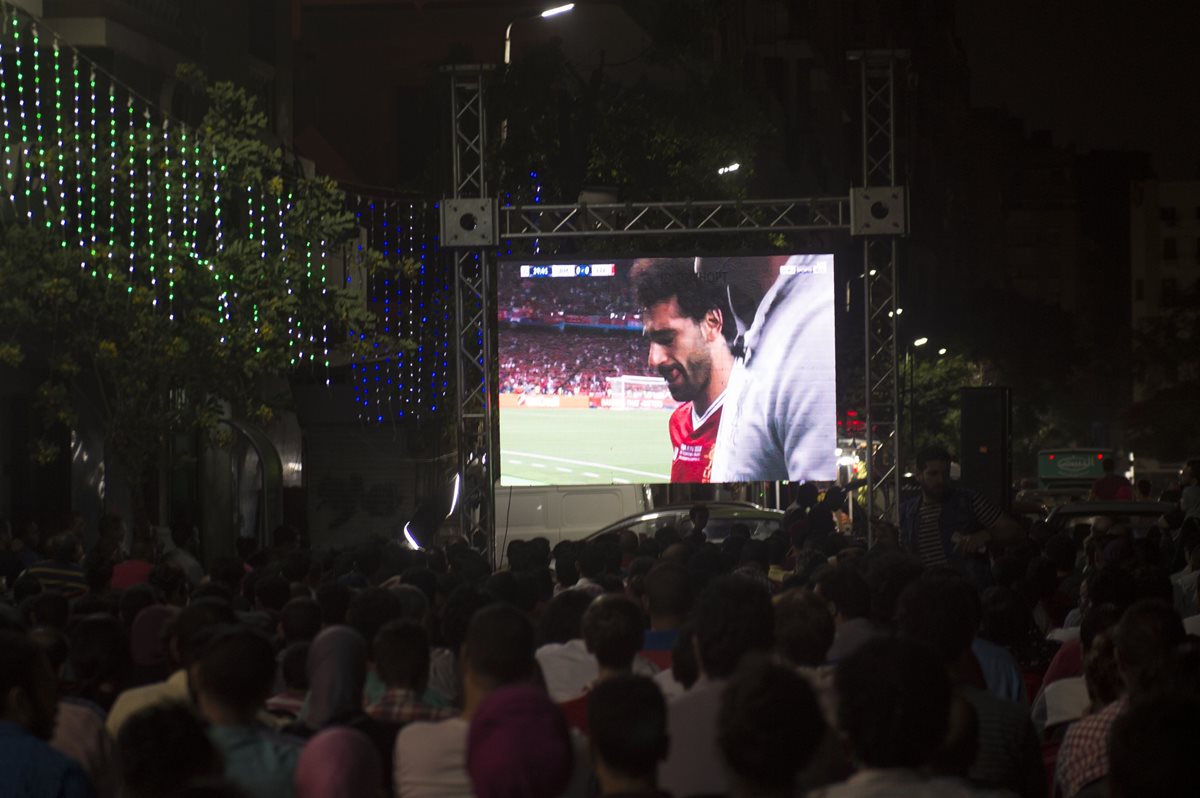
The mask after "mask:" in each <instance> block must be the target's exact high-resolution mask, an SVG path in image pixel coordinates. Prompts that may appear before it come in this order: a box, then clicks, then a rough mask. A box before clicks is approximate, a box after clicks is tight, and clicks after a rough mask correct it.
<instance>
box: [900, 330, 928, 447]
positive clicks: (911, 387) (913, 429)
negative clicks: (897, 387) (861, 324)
mask: <svg viewBox="0 0 1200 798" xmlns="http://www.w3.org/2000/svg"><path fill="white" fill-rule="evenodd" d="M927 343H929V339H928V338H926V337H924V336H922V337H920V338H918V339H916V340H915V341H913V342H912V346H909V347H907V350H906V351H905V356H904V360H905V365H906V366H907V367H908V449H909V452H911V454H910V456H911V457H915V456H916V454H917V452H916V448H917V392H916V379H915V378H914V375H913V370H914V367H915V366H916V364H917V359H916V357H914V356H913V349H914V348H920V347H922V346H925V344H927Z"/></svg>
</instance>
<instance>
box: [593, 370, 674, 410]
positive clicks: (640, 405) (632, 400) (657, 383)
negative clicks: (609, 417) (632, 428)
mask: <svg viewBox="0 0 1200 798" xmlns="http://www.w3.org/2000/svg"><path fill="white" fill-rule="evenodd" d="M605 380H606V382H607V383H608V386H607V389H606V391H605V397H604V402H603V406H604V407H608V408H611V409H613V410H641V409H645V408H656V409H661V408H664V407H674V406H675V401H674V400H673V399H671V392H670V391H669V390H668V389H667V381H666V380H664V379H663V378H662V377H635V376H632V375H624V376H621V377H606V378H605Z"/></svg>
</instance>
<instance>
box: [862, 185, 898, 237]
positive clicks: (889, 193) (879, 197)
mask: <svg viewBox="0 0 1200 798" xmlns="http://www.w3.org/2000/svg"><path fill="white" fill-rule="evenodd" d="M907 233H908V198H907V195H906V194H905V190H904V187H903V186H889V187H885V188H852V189H850V235H855V236H902V235H906V234H907Z"/></svg>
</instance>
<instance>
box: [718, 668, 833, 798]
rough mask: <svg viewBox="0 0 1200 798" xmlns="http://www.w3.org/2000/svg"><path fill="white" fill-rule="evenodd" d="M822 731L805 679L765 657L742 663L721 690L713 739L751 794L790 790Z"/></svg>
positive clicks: (811, 753) (820, 717) (789, 792)
mask: <svg viewBox="0 0 1200 798" xmlns="http://www.w3.org/2000/svg"><path fill="white" fill-rule="evenodd" d="M824 735H825V720H824V718H823V717H822V716H821V708H820V707H819V706H818V704H817V698H816V696H815V695H814V694H813V691H812V688H811V687H810V686H809V684H808V682H807V681H805V680H804V678H803V677H802V676H800V675H799V674H797V673H796V672H795V671H794V670H792V669H791V668H787V667H784V666H783V665H778V664H775V663H772V662H770V661H769V660H767V659H766V658H762V659H758V660H750V661H747V662H746V663H745V664H743V666H742V667H740V668H739V669H738V670H737V672H736V673H735V674H734V676H733V678H732V679H731V680H730V682H729V684H728V685H726V687H725V690H724V691H723V692H722V694H721V707H720V711H719V714H718V715H717V744H718V745H719V746H720V749H721V754H722V755H723V756H724V757H725V763H726V764H727V765H728V766H729V769H730V770H731V771H732V772H733V774H734V775H735V776H736V777H737V779H738V781H740V782H741V783H743V784H745V785H747V786H750V787H752V788H754V792H755V793H756V794H757V793H787V794H789V795H790V794H792V792H794V790H795V781H796V774H797V772H799V771H800V770H801V769H802V768H804V767H805V766H806V765H807V763H808V761H809V759H811V757H812V755H813V753H814V751H816V749H817V746H818V745H819V744H820V742H821V739H822V738H823V737H824Z"/></svg>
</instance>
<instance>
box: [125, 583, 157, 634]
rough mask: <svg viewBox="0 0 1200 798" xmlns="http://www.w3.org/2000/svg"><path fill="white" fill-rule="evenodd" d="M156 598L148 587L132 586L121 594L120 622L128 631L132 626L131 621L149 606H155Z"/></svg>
mask: <svg viewBox="0 0 1200 798" xmlns="http://www.w3.org/2000/svg"><path fill="white" fill-rule="evenodd" d="M157 603H158V597H157V596H156V595H155V593H154V588H152V587H150V586H149V585H134V586H133V587H130V588H129V589H127V590H125V591H124V592H123V593H121V600H120V603H119V607H120V615H121V622H122V623H124V624H125V628H126V629H128V628H130V627H131V626H133V620H134V619H135V618H137V616H138V614H139V613H140V612H141V611H142V610H144V609H146V608H147V607H149V606H150V605H151V604H157Z"/></svg>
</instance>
